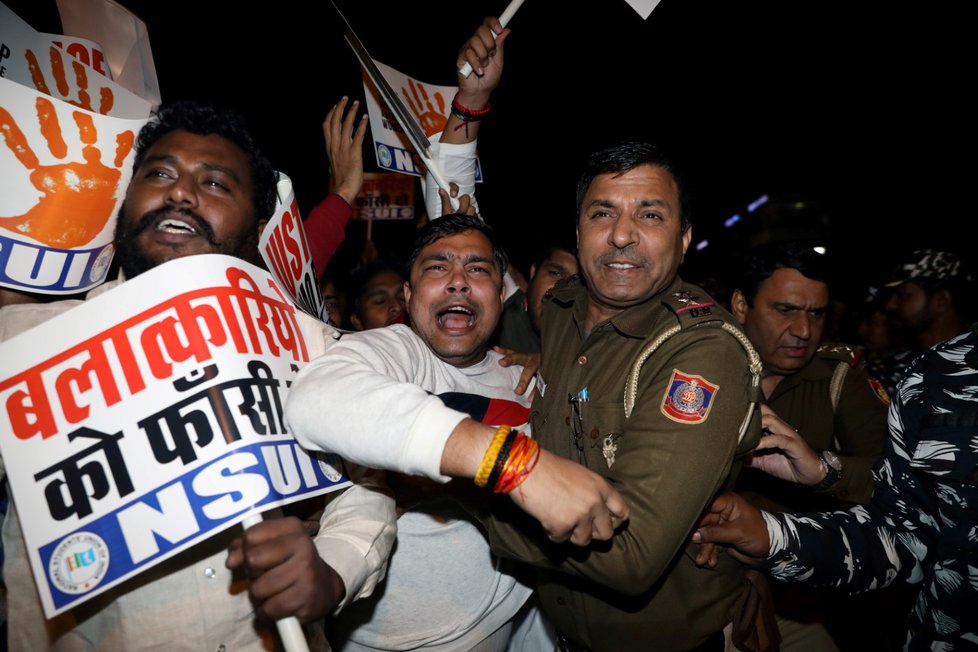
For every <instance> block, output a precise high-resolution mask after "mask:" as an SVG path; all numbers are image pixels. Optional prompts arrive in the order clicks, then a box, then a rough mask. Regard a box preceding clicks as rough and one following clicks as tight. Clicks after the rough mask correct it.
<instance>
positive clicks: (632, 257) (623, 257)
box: [595, 249, 650, 267]
mask: <svg viewBox="0 0 978 652" xmlns="http://www.w3.org/2000/svg"><path fill="white" fill-rule="evenodd" d="M595 262H597V263H598V264H599V265H606V264H608V263H611V262H617V263H632V264H633V265H638V266H639V267H648V266H649V264H650V261H649V259H648V258H646V257H645V256H639V255H636V254H635V252H634V251H629V250H628V249H614V250H612V251H608V252H606V253H603V254H601V255H600V256H598V257H597V259H596V260H595Z"/></svg>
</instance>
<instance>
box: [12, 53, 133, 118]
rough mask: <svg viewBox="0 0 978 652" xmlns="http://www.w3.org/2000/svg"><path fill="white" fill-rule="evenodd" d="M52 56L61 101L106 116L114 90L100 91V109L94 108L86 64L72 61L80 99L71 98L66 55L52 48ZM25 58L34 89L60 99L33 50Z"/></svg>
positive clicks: (105, 89) (105, 87) (110, 108)
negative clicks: (50, 85)
mask: <svg viewBox="0 0 978 652" xmlns="http://www.w3.org/2000/svg"><path fill="white" fill-rule="evenodd" d="M50 54H51V73H52V74H53V75H54V83H55V87H56V88H57V90H58V94H59V95H60V98H61V99H63V100H64V101H65V102H68V103H69V104H74V105H75V106H77V107H80V108H82V109H85V110H86V111H97V112H98V113H101V114H102V115H106V114H108V112H109V111H111V110H112V104H113V102H114V101H115V99H114V97H113V95H112V89H111V88H109V87H107V86H103V87H102V88H101V89H100V90H99V106H98V109H94V108H92V97H91V95H90V94H89V92H88V70H87V69H86V66H85V64H83V63H82V62H80V61H78V60H77V59H72V60H71V68H72V70H73V71H74V73H75V84H74V87H75V88H77V89H78V97H77V98H69V97H68V94H69V93H70V92H71V91H72V87H71V86H69V84H68V74H67V71H66V70H65V62H64V53H63V52H62V51H61V49H60V48H57V47H51V49H50ZM24 56H25V57H26V58H27V67H28V68H29V69H30V71H31V80H32V81H33V82H34V88H36V89H37V90H39V91H40V92H42V93H44V94H45V95H50V96H51V97H58V95H55V94H54V93H52V92H51V90H50V88H49V87H48V84H47V81H45V79H44V72H43V70H42V69H41V65H40V64H39V63H38V61H37V56H36V55H35V54H34V53H33V52H32V51H31V50H27V52H26V53H25V55H24Z"/></svg>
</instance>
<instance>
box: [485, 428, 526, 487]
mask: <svg viewBox="0 0 978 652" xmlns="http://www.w3.org/2000/svg"><path fill="white" fill-rule="evenodd" d="M521 434H522V433H520V431H519V430H510V431H509V434H508V435H506V441H504V442H503V445H502V447H501V448H500V449H499V454H498V455H496V463H495V464H493V465H492V473H490V474H489V479H488V480H486V486H487V487H495V486H496V482H497V481H498V480H499V475H500V474H501V473H502V472H503V469H504V468H505V467H506V460H508V459H509V455H510V451H511V450H512V448H513V442H515V441H516V440H517V438H518V437H519V436H520V435H521Z"/></svg>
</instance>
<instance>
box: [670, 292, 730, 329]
mask: <svg viewBox="0 0 978 652" xmlns="http://www.w3.org/2000/svg"><path fill="white" fill-rule="evenodd" d="M662 303H664V304H665V305H666V306H667V307H668V308H669V309H670V310H672V311H673V312H674V313H675V314H676V317H678V318H679V324H680V327H682V328H689V327H690V326H695V325H697V324H702V323H704V322H708V321H714V320H719V321H723V317H721V316H720V315H719V314H717V312H718V311H717V304H716V302H714V301H713V300H712V299H709V298H707V300H705V301H703V300H700V299H699V297H697V296H696V295H695V294H693V293H692V292H688V291H686V290H681V291H679V292H673V293H672V294H670V295H668V296H667V297H665V298H664V299H663V300H662Z"/></svg>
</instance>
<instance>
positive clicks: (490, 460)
mask: <svg viewBox="0 0 978 652" xmlns="http://www.w3.org/2000/svg"><path fill="white" fill-rule="evenodd" d="M509 431H510V427H509V426H505V425H504V426H499V427H498V428H497V429H496V434H495V435H494V436H493V438H492V441H491V442H489V448H487V449H486V454H485V455H483V456H482V464H480V465H479V470H478V471H476V473H475V478H474V480H475V484H476V486H479V487H485V486H486V485H487V484H488V483H489V474H490V473H492V470H493V468H494V467H495V466H496V458H498V457H499V449H500V448H502V447H503V443H504V442H505V441H506V437H507V435H509Z"/></svg>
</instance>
